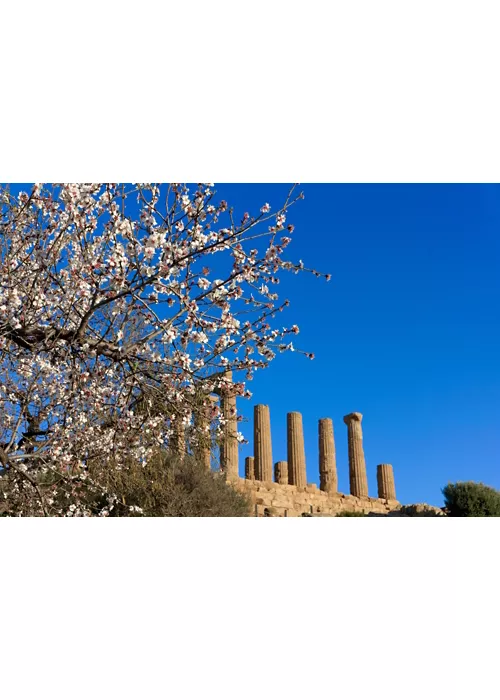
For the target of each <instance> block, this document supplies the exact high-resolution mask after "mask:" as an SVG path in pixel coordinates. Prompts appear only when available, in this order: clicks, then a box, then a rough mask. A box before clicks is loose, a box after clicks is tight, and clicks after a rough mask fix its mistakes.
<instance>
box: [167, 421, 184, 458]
mask: <svg viewBox="0 0 500 700" xmlns="http://www.w3.org/2000/svg"><path fill="white" fill-rule="evenodd" d="M170 440H171V445H172V452H174V453H175V454H176V455H178V456H179V457H181V458H182V457H184V456H185V454H186V429H185V428H184V425H183V423H182V416H176V417H175V420H174V421H173V424H172V436H171V438H170Z"/></svg>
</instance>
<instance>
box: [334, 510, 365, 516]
mask: <svg viewBox="0 0 500 700" xmlns="http://www.w3.org/2000/svg"><path fill="white" fill-rule="evenodd" d="M365 516H366V513H358V512H356V511H354V510H343V511H341V512H340V513H337V515H336V516H335V517H336V518H364V517H365Z"/></svg>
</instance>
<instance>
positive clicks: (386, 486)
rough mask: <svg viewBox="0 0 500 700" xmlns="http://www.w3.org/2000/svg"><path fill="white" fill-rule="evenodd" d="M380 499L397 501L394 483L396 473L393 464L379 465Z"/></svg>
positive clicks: (378, 483)
mask: <svg viewBox="0 0 500 700" xmlns="http://www.w3.org/2000/svg"><path fill="white" fill-rule="evenodd" d="M377 486H378V497H379V498H384V499H387V500H388V501H395V500H396V485H395V483H394V471H393V469H392V464H378V465H377Z"/></svg>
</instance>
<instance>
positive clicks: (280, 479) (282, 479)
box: [274, 461, 288, 484]
mask: <svg viewBox="0 0 500 700" xmlns="http://www.w3.org/2000/svg"><path fill="white" fill-rule="evenodd" d="M274 481H275V482H276V483H277V484H288V464H287V463H286V462H284V461H281V462H276V464H275V465H274Z"/></svg>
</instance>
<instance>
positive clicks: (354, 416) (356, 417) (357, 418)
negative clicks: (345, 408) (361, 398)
mask: <svg viewBox="0 0 500 700" xmlns="http://www.w3.org/2000/svg"><path fill="white" fill-rule="evenodd" d="M362 419H363V414H362V413H348V414H347V416H344V423H345V424H346V425H349V423H352V422H353V421H354V422H356V423H361V421H362Z"/></svg>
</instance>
